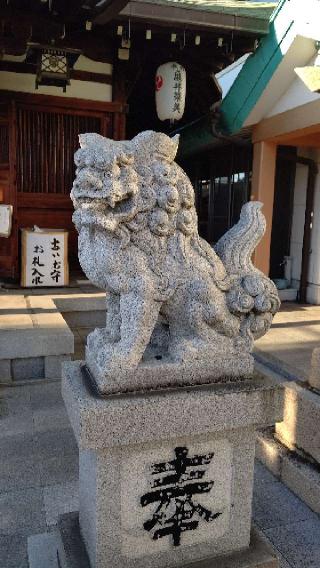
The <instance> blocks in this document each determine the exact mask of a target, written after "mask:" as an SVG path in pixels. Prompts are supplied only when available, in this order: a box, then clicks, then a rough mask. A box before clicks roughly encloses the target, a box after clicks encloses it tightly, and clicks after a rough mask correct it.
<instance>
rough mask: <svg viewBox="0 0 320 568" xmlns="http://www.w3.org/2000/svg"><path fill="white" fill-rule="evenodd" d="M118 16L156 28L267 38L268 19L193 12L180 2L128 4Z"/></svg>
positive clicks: (140, 0) (138, 1) (144, 0)
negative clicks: (172, 26) (166, 26)
mask: <svg viewBox="0 0 320 568" xmlns="http://www.w3.org/2000/svg"><path fill="white" fill-rule="evenodd" d="M120 16H128V17H130V18H135V19H139V20H148V22H156V23H158V24H160V23H161V22H163V23H167V24H168V23H171V24H175V25H179V26H189V27H190V26H194V27H197V28H199V27H201V28H206V29H220V30H237V31H239V32H246V33H252V34H253V35H259V36H262V35H265V34H267V33H268V30H269V21H268V19H264V18H261V17H260V18H255V17H253V16H244V15H241V12H240V11H239V13H238V14H231V13H226V12H223V11H222V10H221V12H218V11H212V10H208V9H205V8H202V9H197V8H196V6H194V5H192V6H189V7H186V5H183V3H182V2H181V5H178V3H177V2H166V3H164V2H157V0H155V1H151V0H149V1H148V0H131V1H130V2H129V3H128V4H127V6H126V7H125V8H124V9H123V10H122V11H121V13H120Z"/></svg>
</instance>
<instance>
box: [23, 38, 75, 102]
mask: <svg viewBox="0 0 320 568" xmlns="http://www.w3.org/2000/svg"><path fill="white" fill-rule="evenodd" d="M80 54H81V51H80V50H79V49H69V48H65V49H62V48H56V47H54V46H44V45H40V44H36V43H31V42H30V43H29V44H28V50H27V57H26V61H27V62H28V63H32V64H36V65H37V71H36V85H35V86H36V89H38V87H39V86H41V85H47V86H54V87H62V89H63V91H65V90H66V87H67V85H70V72H71V70H72V68H73V65H74V63H75V62H76V61H77V59H78V57H79V55H80Z"/></svg>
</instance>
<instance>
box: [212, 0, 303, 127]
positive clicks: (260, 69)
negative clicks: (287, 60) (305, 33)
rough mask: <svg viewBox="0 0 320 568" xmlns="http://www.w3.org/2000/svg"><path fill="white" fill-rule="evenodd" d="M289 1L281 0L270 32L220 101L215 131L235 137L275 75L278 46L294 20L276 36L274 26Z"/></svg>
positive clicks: (278, 58)
mask: <svg viewBox="0 0 320 568" xmlns="http://www.w3.org/2000/svg"><path fill="white" fill-rule="evenodd" d="M289 2H290V0H281V2H280V3H279V5H278V6H277V8H276V10H275V11H274V13H273V14H272V17H271V20H270V31H269V34H268V35H267V36H265V37H264V38H262V40H261V42H260V45H259V47H258V48H257V50H256V51H255V53H253V54H252V55H251V56H250V57H248V59H247V61H246V63H245V64H244V66H243V68H242V69H241V71H240V73H239V75H238V77H237V78H236V80H235V82H234V83H233V85H232V87H231V89H230V91H229V92H228V94H227V95H226V97H225V99H224V100H223V101H222V104H221V107H220V112H221V116H220V120H219V123H218V129H219V130H221V131H223V132H224V133H225V134H235V133H236V132H238V131H239V130H241V128H242V126H243V124H244V122H245V120H246V119H247V118H248V116H249V114H250V112H251V111H252V109H253V108H254V106H255V105H256V103H257V101H258V100H259V98H260V97H261V95H262V93H263V91H264V89H265V88H266V86H267V85H268V83H269V81H270V79H271V77H272V76H273V74H274V72H275V71H276V69H277V68H278V66H279V65H280V63H281V61H282V59H283V57H284V56H283V54H282V52H281V47H280V46H281V44H282V42H283V41H284V39H285V38H286V36H287V34H288V33H289V31H290V29H291V28H292V26H293V24H294V19H292V18H288V19H287V20H284V24H285V25H284V27H283V29H282V30H281V33H280V36H279V30H277V33H278V37H277V35H276V29H275V25H276V23H277V18H278V16H279V13H280V12H281V11H282V10H283V9H285V8H286V6H287V5H288V4H289Z"/></svg>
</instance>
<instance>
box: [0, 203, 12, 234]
mask: <svg viewBox="0 0 320 568" xmlns="http://www.w3.org/2000/svg"><path fill="white" fill-rule="evenodd" d="M12 210H13V207H12V205H0V237H10V233H11V224H12Z"/></svg>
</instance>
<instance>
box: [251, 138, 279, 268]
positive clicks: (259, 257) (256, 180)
mask: <svg viewBox="0 0 320 568" xmlns="http://www.w3.org/2000/svg"><path fill="white" fill-rule="evenodd" d="M276 154H277V146H276V144H272V143H270V142H257V143H255V144H254V146H253V168H252V189H251V200H252V201H261V202H262V203H263V213H264V215H265V218H266V221H267V228H266V232H265V235H264V237H263V239H262V241H261V242H260V243H259V245H258V246H257V248H256V251H255V254H254V264H255V266H256V267H257V268H258V269H259V270H261V271H262V272H264V274H266V275H269V270H270V247H271V232H272V218H273V200H274V186H275V173H276Z"/></svg>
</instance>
